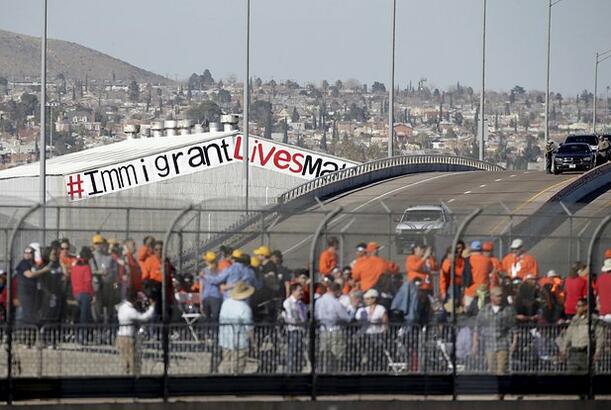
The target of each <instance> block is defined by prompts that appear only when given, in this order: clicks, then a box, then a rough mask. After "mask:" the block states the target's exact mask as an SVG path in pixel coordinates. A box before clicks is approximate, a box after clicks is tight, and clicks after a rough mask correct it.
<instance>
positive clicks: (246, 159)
mask: <svg viewBox="0 0 611 410" xmlns="http://www.w3.org/2000/svg"><path fill="white" fill-rule="evenodd" d="M249 103H250V0H246V64H245V70H244V137H243V139H244V141H242V142H243V144H244V145H243V146H242V161H244V208H245V211H246V213H248V168H249V164H248V163H249V160H250V158H249V157H248V105H249Z"/></svg>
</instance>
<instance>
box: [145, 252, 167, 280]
mask: <svg viewBox="0 0 611 410" xmlns="http://www.w3.org/2000/svg"><path fill="white" fill-rule="evenodd" d="M147 279H148V280H154V281H156V282H159V283H161V282H162V281H163V273H162V272H161V259H160V258H159V257H158V256H157V255H151V256H149V257H148V258H146V261H145V262H144V269H143V270H142V280H147Z"/></svg>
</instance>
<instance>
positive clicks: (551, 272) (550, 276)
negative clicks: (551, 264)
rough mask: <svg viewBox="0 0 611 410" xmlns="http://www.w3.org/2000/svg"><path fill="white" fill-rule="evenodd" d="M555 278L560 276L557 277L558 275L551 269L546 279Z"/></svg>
mask: <svg viewBox="0 0 611 410" xmlns="http://www.w3.org/2000/svg"><path fill="white" fill-rule="evenodd" d="M556 276H560V275H558V274H557V273H556V271H555V270H553V269H552V270H549V271H548V272H547V277H548V278H553V277H556Z"/></svg>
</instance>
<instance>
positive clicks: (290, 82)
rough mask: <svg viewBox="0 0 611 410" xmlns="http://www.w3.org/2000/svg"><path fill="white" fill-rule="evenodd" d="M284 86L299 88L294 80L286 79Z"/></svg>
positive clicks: (291, 88)
mask: <svg viewBox="0 0 611 410" xmlns="http://www.w3.org/2000/svg"><path fill="white" fill-rule="evenodd" d="M286 88H288V89H289V90H297V89H299V88H301V87H300V86H299V84H298V83H297V82H296V81H291V80H286Z"/></svg>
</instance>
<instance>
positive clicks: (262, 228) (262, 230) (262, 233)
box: [259, 211, 265, 246]
mask: <svg viewBox="0 0 611 410" xmlns="http://www.w3.org/2000/svg"><path fill="white" fill-rule="evenodd" d="M259 212H260V215H261V225H260V231H259V232H260V240H259V242H260V245H261V246H263V245H265V211H259Z"/></svg>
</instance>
